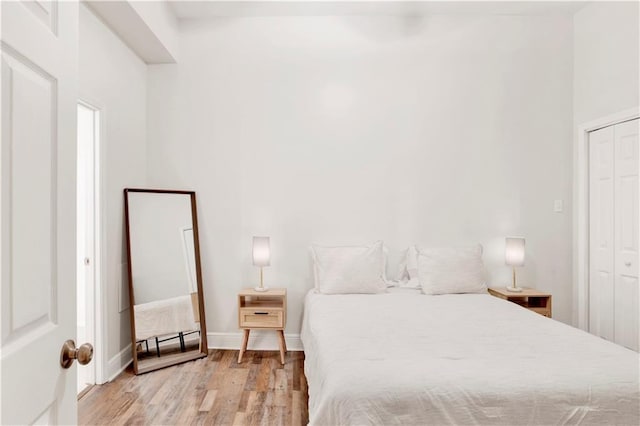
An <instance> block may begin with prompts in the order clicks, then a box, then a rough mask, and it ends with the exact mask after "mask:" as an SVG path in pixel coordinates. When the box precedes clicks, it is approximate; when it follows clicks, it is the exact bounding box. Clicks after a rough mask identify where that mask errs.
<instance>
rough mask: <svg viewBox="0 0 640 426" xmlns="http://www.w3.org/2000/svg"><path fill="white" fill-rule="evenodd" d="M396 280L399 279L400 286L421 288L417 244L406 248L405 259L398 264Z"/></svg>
mask: <svg viewBox="0 0 640 426" xmlns="http://www.w3.org/2000/svg"><path fill="white" fill-rule="evenodd" d="M396 280H397V281H398V287H408V288H420V282H419V281H418V251H417V249H416V246H410V247H409V248H407V249H406V250H405V252H404V256H403V259H402V261H401V262H400V265H399V266H398V273H397V277H396Z"/></svg>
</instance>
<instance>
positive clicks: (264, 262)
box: [253, 237, 271, 266]
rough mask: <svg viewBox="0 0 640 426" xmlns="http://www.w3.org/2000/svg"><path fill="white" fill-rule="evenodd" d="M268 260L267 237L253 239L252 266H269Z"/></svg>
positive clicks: (269, 256)
mask: <svg viewBox="0 0 640 426" xmlns="http://www.w3.org/2000/svg"><path fill="white" fill-rule="evenodd" d="M270 259H271V251H270V249H269V237H253V264H254V266H269V260H270Z"/></svg>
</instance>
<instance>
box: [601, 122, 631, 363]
mask: <svg viewBox="0 0 640 426" xmlns="http://www.w3.org/2000/svg"><path fill="white" fill-rule="evenodd" d="M638 123H639V120H637V119H636V120H632V121H628V122H624V123H620V124H616V125H612V126H609V127H606V128H603V129H599V130H596V131H594V132H591V133H589V174H590V175H589V265H590V266H589V268H590V271H589V331H591V332H592V333H594V334H596V335H598V336H600V337H603V338H605V339H607V340H611V341H613V342H616V343H618V344H620V345H623V346H626V347H628V348H631V349H634V350H638V342H639V334H640V318H639V315H640V311H639V309H638V306H639V301H638V297H639V296H640V293H639V289H638V263H639V260H640V250H639V249H638V240H639V238H640V229H639V228H640V223H639V221H640V217H639V215H638V210H639V208H640V207H639V206H640V205H639V198H640V197H639V193H638V190H639V188H638V163H639V158H640V157H639V155H640V152H639V150H638V133H639V131H638V130H639V129H638Z"/></svg>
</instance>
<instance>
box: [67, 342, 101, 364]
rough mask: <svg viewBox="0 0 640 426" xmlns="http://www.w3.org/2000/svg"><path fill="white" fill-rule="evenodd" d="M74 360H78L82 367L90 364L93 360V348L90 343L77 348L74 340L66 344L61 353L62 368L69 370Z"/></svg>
mask: <svg viewBox="0 0 640 426" xmlns="http://www.w3.org/2000/svg"><path fill="white" fill-rule="evenodd" d="M74 359H77V360H78V362H79V363H80V364H82V365H86V364H89V363H90V362H91V360H92V359H93V346H91V344H90V343H85V344H84V345H82V346H80V347H79V348H76V342H74V341H73V340H67V341H66V342H64V344H63V345H62V350H61V351H60V365H61V366H62V368H69V367H71V364H73V360H74Z"/></svg>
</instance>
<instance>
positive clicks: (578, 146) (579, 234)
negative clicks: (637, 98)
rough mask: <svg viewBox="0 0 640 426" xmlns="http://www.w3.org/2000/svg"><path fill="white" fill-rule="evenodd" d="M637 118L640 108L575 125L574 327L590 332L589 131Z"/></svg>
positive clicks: (639, 116) (639, 115) (639, 114)
mask: <svg viewBox="0 0 640 426" xmlns="http://www.w3.org/2000/svg"><path fill="white" fill-rule="evenodd" d="M637 118H640V107H634V108H630V109H626V110H624V111H620V112H617V113H615V114H611V115H607V116H606V117H601V118H598V119H596V120H592V121H589V122H586V123H583V124H580V125H578V126H577V129H576V135H575V137H574V140H573V154H574V157H573V158H574V160H573V165H574V167H573V173H574V178H573V205H574V206H575V208H574V210H573V297H574V299H573V300H574V303H573V324H574V325H575V326H577V327H578V328H580V329H582V330H585V331H589V132H593V131H594V130H598V129H602V128H603V127H609V126H613V125H615V124H619V123H623V122H625V121H630V120H634V119H637Z"/></svg>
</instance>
